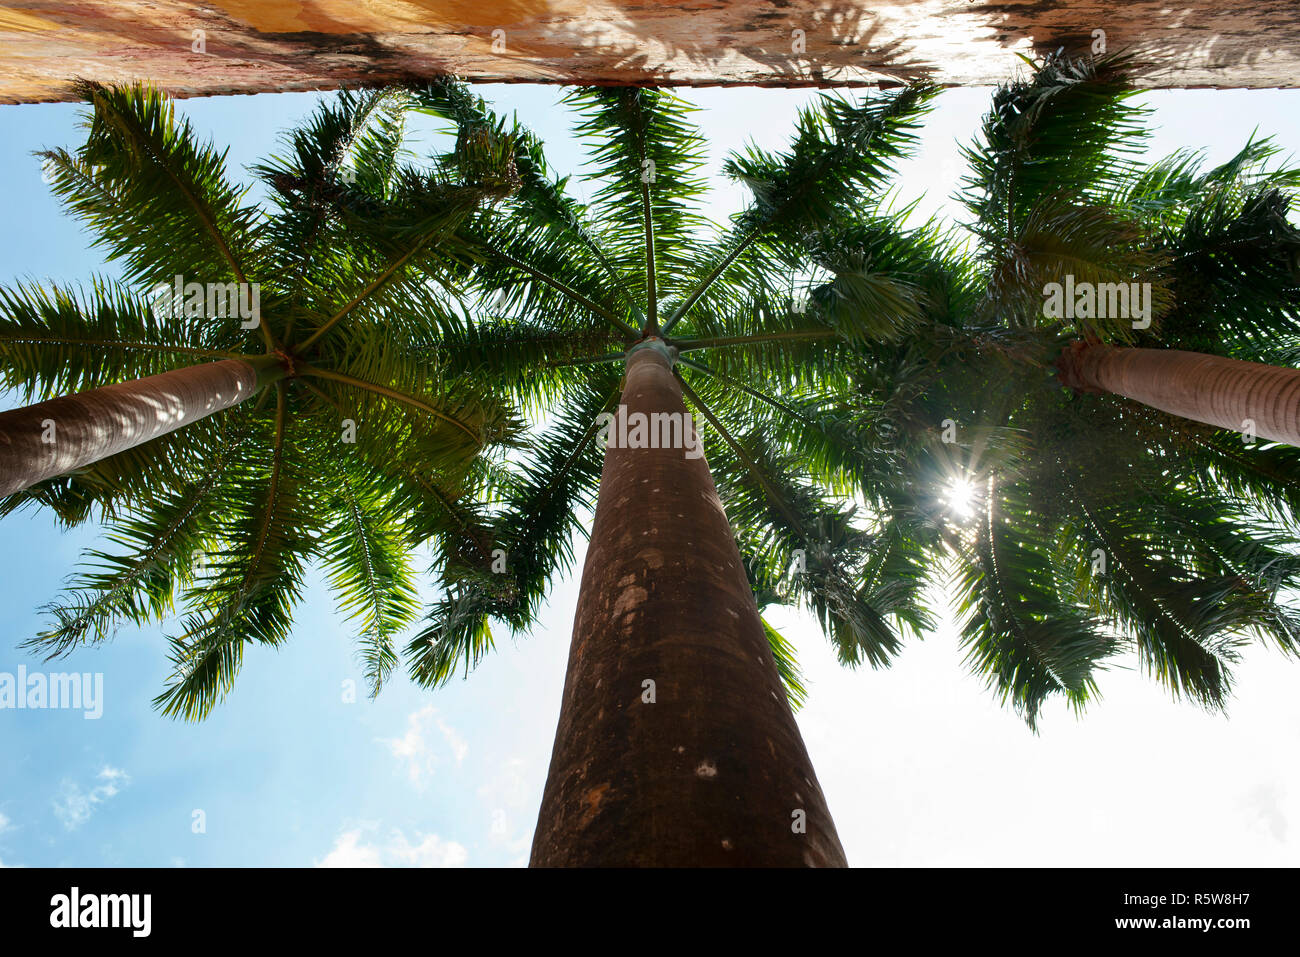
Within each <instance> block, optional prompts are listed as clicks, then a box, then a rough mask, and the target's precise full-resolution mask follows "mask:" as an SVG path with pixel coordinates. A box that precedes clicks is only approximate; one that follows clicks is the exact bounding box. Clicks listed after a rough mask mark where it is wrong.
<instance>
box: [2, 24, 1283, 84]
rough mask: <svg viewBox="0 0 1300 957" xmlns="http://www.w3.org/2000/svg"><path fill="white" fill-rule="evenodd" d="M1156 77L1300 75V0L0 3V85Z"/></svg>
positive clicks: (1197, 79) (1207, 79) (1207, 80)
mask: <svg viewBox="0 0 1300 957" xmlns="http://www.w3.org/2000/svg"><path fill="white" fill-rule="evenodd" d="M1097 31H1104V40H1105V43H1106V45H1107V48H1108V49H1111V50H1117V49H1126V50H1129V51H1131V52H1133V53H1134V54H1135V55H1136V56H1137V57H1138V60H1139V63H1140V71H1139V79H1140V82H1141V84H1142V85H1144V86H1150V87H1292V86H1297V85H1300V81H1298V79H1297V77H1298V76H1300V0H1061V2H1053V0H1001V2H996V3H989V2H982V0H973V2H971V0H873V2H869V3H852V2H841V0H831V2H824V0H656V2H650V0H643V2H624V0H534V2H525V0H208V2H205V3H194V2H189V0H99V2H90V0H0V101H3V102H10V103H14V102H35V101H45V100H63V99H70V98H72V96H71V93H70V87H69V81H70V79H71V78H73V77H78V76H80V77H86V78H90V79H97V80H103V81H123V80H130V79H137V78H148V79H151V80H153V81H154V82H156V83H158V84H159V85H160V86H162V87H163V88H165V89H167V90H169V91H171V92H172V93H174V94H176V95H179V96H201V95H208V94H218V93H254V92H262V91H275V90H305V89H321V88H328V87H337V86H339V85H357V84H377V83H382V82H385V81H391V80H400V79H405V78H410V77H416V76H428V75H431V74H435V73H454V74H458V75H461V76H465V77H467V78H469V79H472V80H476V81H508V82H541V83H608V84H655V85H683V86H714V85H730V84H750V85H761V86H834V85H845V86H860V85H870V84H876V83H881V82H889V83H895V82H899V81H905V80H909V79H913V78H918V77H928V78H930V79H933V80H935V81H937V82H939V83H943V84H950V85H971V86H978V85H991V84H995V83H997V82H999V81H1001V80H1005V79H1007V78H1008V77H1010V76H1011V75H1012V74H1013V73H1014V71H1015V69H1016V67H1017V66H1018V64H1019V60H1018V58H1017V55H1018V54H1025V55H1032V54H1034V53H1035V52H1044V51H1048V50H1055V49H1058V48H1061V47H1064V48H1065V49H1066V50H1067V51H1070V52H1077V53H1084V52H1086V51H1088V50H1089V49H1090V48H1091V47H1092V46H1093V45H1094V43H1097V42H1098V41H1100V40H1101V39H1103V37H1102V35H1101V34H1100V33H1098V32H1097Z"/></svg>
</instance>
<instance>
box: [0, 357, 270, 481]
mask: <svg viewBox="0 0 1300 957" xmlns="http://www.w3.org/2000/svg"><path fill="white" fill-rule="evenodd" d="M282 375H283V367H282V365H281V364H280V362H279V360H278V359H276V358H275V357H273V356H264V357H262V356H259V357H256V358H249V359H222V360H221V361H219V362H208V363H203V364H201V365H194V366H187V367H185V368H183V369H173V370H172V371H170V372H163V373H160V374H159V375H154V376H148V377H147V378H144V379H136V380H134V381H132V382H120V383H117V384H115V385H109V386H104V387H102V388H99V389H90V390H88V391H86V392H78V393H77V394H75V395H67V396H60V397H59V398H57V399H50V400H48V401H46V402H37V403H36V404H35V405H29V406H24V407H23V408H21V409H12V410H10V411H8V412H0V496H4V495H12V494H13V493H14V492H20V491H22V490H23V489H25V488H28V487H29V486H32V485H35V484H36V483H37V482H41V481H44V480H45V479H48V478H53V477H54V476H56V475H63V474H65V473H67V472H71V471H73V470H74V469H79V468H82V467H84V466H86V465H90V464H92V463H94V462H98V461H99V460H100V459H105V458H108V456H110V455H115V454H116V453H118V452H123V451H125V450H127V449H130V448H134V447H135V446H137V445H141V444H143V443H145V442H148V441H149V440H150V439H156V438H158V437H159V436H161V435H166V434H167V433H168V432H174V431H175V430H176V429H179V428H182V427H183V426H186V425H189V424H190V423H192V422H197V421H198V420H199V419H202V418H206V417H207V416H209V415H212V413H214V412H219V411H221V410H222V409H228V408H230V407H231V406H234V405H238V404H239V403H240V402H243V401H244V400H245V399H247V398H249V397H250V396H252V395H255V394H256V393H257V392H258V391H259V390H260V389H261V388H262V387H263V386H265V385H267V384H268V383H270V382H273V381H275V380H276V379H278V378H280V377H281V376H282Z"/></svg>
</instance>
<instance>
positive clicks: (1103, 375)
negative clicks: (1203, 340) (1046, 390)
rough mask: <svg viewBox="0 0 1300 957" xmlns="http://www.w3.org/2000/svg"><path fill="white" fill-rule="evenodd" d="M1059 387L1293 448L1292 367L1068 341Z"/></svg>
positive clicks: (1295, 388) (1296, 400) (1297, 414)
mask: <svg viewBox="0 0 1300 957" xmlns="http://www.w3.org/2000/svg"><path fill="white" fill-rule="evenodd" d="M1058 369H1059V371H1060V378H1061V382H1062V383H1063V384H1064V385H1066V386H1069V387H1071V388H1074V389H1080V390H1082V391H1087V392H1109V393H1113V394H1115V395H1122V396H1126V397H1127V398H1130V399H1132V400H1133V401H1135V402H1141V403H1142V404H1143V405H1149V406H1151V407H1152V408H1154V409H1160V410H1161V411H1163V412H1168V413H1170V414H1171V415H1177V416H1181V417H1182V418H1185V419H1192V420H1193V421H1196V422H1204V423H1205V424H1207V425H1215V426H1218V427H1220V428H1224V429H1233V430H1235V431H1238V432H1251V433H1253V434H1254V435H1257V436H1260V437H1261V438H1265V439H1271V440H1273V441H1274V442H1285V443H1287V444H1288V445H1296V446H1300V370H1297V369H1288V368H1284V367H1282V366H1270V365H1264V364H1263V363H1259V362H1242V361H1241V360H1239V359H1227V358H1224V357H1223V356H1214V355H1206V354H1204V353H1200V352H1182V351H1180V350H1177V349H1129V348H1121V347H1116V346H1109V345H1104V344H1102V343H1094V342H1073V343H1071V344H1070V346H1069V347H1068V348H1067V349H1066V350H1065V352H1063V353H1062V355H1061V358H1060V361H1059V362H1058Z"/></svg>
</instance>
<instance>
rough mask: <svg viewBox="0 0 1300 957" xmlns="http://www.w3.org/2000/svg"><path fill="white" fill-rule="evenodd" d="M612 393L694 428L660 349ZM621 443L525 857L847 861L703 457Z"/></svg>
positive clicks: (596, 532) (605, 485) (597, 525)
mask: <svg viewBox="0 0 1300 957" xmlns="http://www.w3.org/2000/svg"><path fill="white" fill-rule="evenodd" d="M623 402H624V404H625V405H626V407H627V413H628V416H629V420H630V421H632V420H631V416H633V415H634V414H635V413H637V412H641V413H645V414H646V415H647V417H648V415H649V413H652V412H659V413H662V412H669V413H675V414H676V415H680V416H682V417H683V418H682V421H683V422H684V423H686V424H685V428H693V426H692V425H691V424H690V423H689V421H688V420H687V419H686V418H685V416H686V409H685V405H684V404H683V401H682V390H681V385H680V383H679V382H678V381H677V379H676V378H675V377H674V375H673V373H672V359H670V358H669V357H668V354H667V352H666V351H664V350H663V349H662V347H659V346H645V347H641V348H638V349H636V350H634V351H633V352H632V353H630V355H629V357H628V361H627V378H626V383H625V385H624V392H623ZM616 446H618V443H617V442H614V441H611V442H610V443H609V445H608V448H607V450H606V453H605V465H604V470H603V472H602V475H601V481H600V497H599V500H598V502H597V505H596V517H595V522H594V525H593V528H592V534H591V542H590V545H589V546H588V549H587V559H586V563H585V565H584V566H583V572H582V586H581V591H580V594H579V597H578V608H577V614H576V617H575V620H574V625H573V641H572V644H571V646H570V650H569V667H568V676H567V677H566V679H565V685H564V698H563V701H562V704H561V710H560V721H559V727H558V729H557V731H556V736H555V747H554V750H553V752H552V755H551V766H550V773H549V774H548V776H547V781H546V788H545V791H544V793H543V796H542V805H541V811H540V814H539V816H538V822H537V830H536V833H535V836H534V839H533V850H532V862H531V863H532V866H534V867H552V866H795V867H803V866H845V863H846V862H845V857H844V851H843V848H841V846H840V842H839V838H838V837H837V835H836V833H835V825H834V823H833V822H832V820H831V816H830V812H829V810H828V809H827V807H826V800H825V798H824V797H823V795H822V792H821V788H820V787H819V786H818V784H817V778H816V775H815V774H814V772H813V768H812V764H811V762H810V761H809V758H808V752H807V751H806V749H805V748H804V744H803V739H802V738H801V737H800V735H799V729H798V727H797V726H796V725H795V721H794V715H793V714H792V712H791V710H790V705H789V703H788V702H787V700H786V696H785V692H784V689H783V688H782V685H781V680H780V677H779V676H778V674H777V670H776V661H775V659H774V658H773V655H772V650H771V647H770V646H769V644H768V642H767V638H766V635H765V634H764V630H763V626H762V622H761V621H760V620H759V616H758V609H757V607H756V605H755V603H754V596H753V593H752V591H751V590H750V587H749V584H748V581H747V579H746V577H745V573H744V569H743V567H742V565H741V559H740V554H739V552H738V550H737V548H736V543H735V540H734V538H733V536H732V533H731V526H730V524H729V523H728V521H727V517H726V514H725V513H724V511H723V508H722V503H721V501H720V500H719V498H718V493H717V489H716V488H715V487H714V484H713V476H712V474H711V473H710V471H709V466H708V463H707V462H706V461H705V460H704V458H703V457H702V456H700V457H698V458H687V457H686V453H685V450H684V449H681V448H667V449H664V448H660V449H654V448H640V449H631V448H623V447H616ZM696 448H698V445H697V446H696ZM648 682H653V685H650V684H648ZM651 689H653V701H651V700H650V699H651Z"/></svg>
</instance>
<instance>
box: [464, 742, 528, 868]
mask: <svg viewBox="0 0 1300 957" xmlns="http://www.w3.org/2000/svg"><path fill="white" fill-rule="evenodd" d="M525 769H526V764H525V763H524V761H523V759H521V758H511V759H509V760H508V761H506V762H505V763H504V764H503V765H501V767H500V770H498V771H497V773H496V775H495V776H493V778H492V779H491V780H489V781H488V782H486V783H485V784H483V785H481V786H480V787H479V789H478V793H479V796H480V797H482V798H483V799H484V803H485V804H487V805H488V806H490V807H492V811H491V823H490V824H489V826H488V838H489V840H491V841H492V843H493V844H498V845H501V846H504V847H505V848H506V849H507V850H509V851H510V852H511V853H514V854H518V853H519V852H521V851H526V850H527V849H528V847H529V846H530V845H531V844H532V840H533V834H532V828H531V826H530V824H529V823H528V822H529V821H531V819H532V817H533V816H535V813H536V812H534V811H532V810H531V809H529V808H527V807H526V802H527V799H528V797H527V795H528V789H527V784H526V782H525V779H524V771H525ZM520 818H523V819H524V821H523V822H522V826H523V829H522V830H521V831H519V832H518V833H516V830H515V828H516V827H517V826H519V824H520V823H521V822H520V821H519V819H520Z"/></svg>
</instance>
